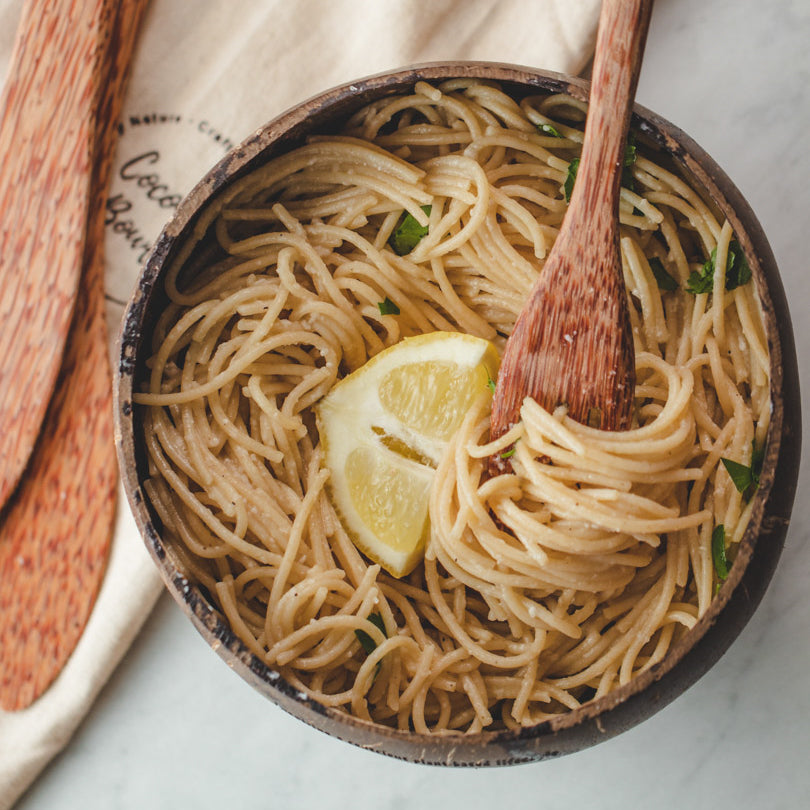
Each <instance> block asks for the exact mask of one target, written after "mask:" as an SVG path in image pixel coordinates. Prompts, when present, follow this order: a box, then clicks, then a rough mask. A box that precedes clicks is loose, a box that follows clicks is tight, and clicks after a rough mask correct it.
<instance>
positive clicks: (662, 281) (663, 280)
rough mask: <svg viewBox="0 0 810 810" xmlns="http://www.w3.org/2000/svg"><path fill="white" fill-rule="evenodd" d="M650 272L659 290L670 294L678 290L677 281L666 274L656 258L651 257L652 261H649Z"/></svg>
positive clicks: (660, 262)
mask: <svg viewBox="0 0 810 810" xmlns="http://www.w3.org/2000/svg"><path fill="white" fill-rule="evenodd" d="M650 270H652V274H653V276H654V277H655V282H656V284H658V289H659V290H663V291H664V292H672V291H673V290H677V289H678V281H677V279H676V278H675V277H674V276H671V275H670V274H669V273H668V272H667V270H666V268H665V267H664V263H663V262H662V261H661V259H659V258H658V257H657V256H653V257H652V259H650Z"/></svg>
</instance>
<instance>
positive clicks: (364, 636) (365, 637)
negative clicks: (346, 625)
mask: <svg viewBox="0 0 810 810" xmlns="http://www.w3.org/2000/svg"><path fill="white" fill-rule="evenodd" d="M368 620H369V621H370V622H371V623H372V624H373V625H374V626H375V627H378V628H379V629H380V632H381V633H382V634H383V635H384V636H385V637H386V638H388V634H387V633H386V632H385V623H384V622H383V618H382V616H380V614H379V613H372V614H370V615H369V617H368ZM354 634H355V635H356V636H357V640H358V641H359V642H360V646H361V647H362V648H363V651H364V652H365V654H366V655H371V653H373V652H374V650H376V649H377V642H376V641H374V639H373V638H372V637H371V636H370V635H369V634H368V633H367V632H366V631H365V630H355V631H354Z"/></svg>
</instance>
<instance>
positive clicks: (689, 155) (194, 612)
mask: <svg viewBox="0 0 810 810" xmlns="http://www.w3.org/2000/svg"><path fill="white" fill-rule="evenodd" d="M457 77H472V78H478V79H490V80H493V81H497V82H500V83H501V84H502V85H503V86H504V87H505V88H506V89H507V90H508V91H509V92H511V93H512V94H513V95H515V96H516V97H520V96H522V95H526V94H538V93H544V92H545V93H568V94H570V95H572V96H575V97H576V98H579V99H582V100H585V99H587V97H588V85H587V83H586V82H584V81H580V80H577V79H572V78H567V77H564V76H561V75H558V74H551V73H546V72H541V71H537V70H531V69H528V68H523V67H515V66H509V65H502V64H491V63H469V62H465V63H459V62H448V63H434V64H430V65H424V66H417V67H412V68H408V69H405V70H399V71H395V72H391V73H386V74H382V75H378V76H374V77H371V78H366V79H362V80H359V81H356V82H353V83H351V84H347V85H344V86H341V87H338V88H335V89H333V90H330V91H328V92H326V93H324V94H322V95H320V96H318V97H316V98H313V99H311V100H309V101H307V102H305V103H303V104H301V105H299V106H297V107H295V108H293V109H291V110H290V111H288V112H286V113H285V114H283V115H282V116H280V117H279V118H277V119H275V120H274V121H271V122H270V123H269V124H267V125H266V126H265V127H263V128H261V129H260V130H259V131H258V132H256V133H255V134H254V135H252V136H251V137H250V138H249V139H248V140H247V141H245V142H244V143H243V144H242V145H240V146H239V147H237V148H236V149H234V150H233V151H232V152H231V153H230V154H229V155H227V156H226V157H225V158H224V159H223V160H222V161H221V162H220V163H219V164H218V165H217V166H216V167H214V168H213V169H212V170H211V172H209V174H207V175H206V177H205V178H203V180H202V181H201V182H200V183H199V184H198V185H197V186H196V187H195V188H194V190H193V191H192V192H191V194H190V195H189V197H188V198H187V199H186V200H185V201H184V202H183V204H182V205H181V206H180V208H179V210H178V211H177V214H176V216H175V217H174V218H173V219H172V221H171V222H170V223H169V224H168V225H167V227H166V229H165V230H164V231H163V233H162V235H161V236H160V238H159V239H158V241H157V244H156V246H155V248H154V250H153V252H152V254H151V256H150V258H149V260H148V262H147V265H146V268H145V270H144V272H143V274H142V276H141V278H140V280H139V283H138V286H137V289H136V290H135V293H134V295H133V297H132V300H131V302H130V304H129V308H128V310H127V314H126V316H125V321H124V324H123V332H122V334H121V338H120V366H119V377H118V382H117V389H116V393H115V396H116V401H115V416H116V434H117V435H116V440H117V445H118V453H119V461H120V465H121V471H122V476H123V481H124V485H125V487H126V490H127V493H128V497H129V501H130V505H131V507H132V510H133V512H134V514H135V517H136V520H137V522H138V524H139V526H140V530H141V532H142V534H143V537H144V540H145V543H146V545H147V548H148V549H149V552H150V553H151V554H152V556H153V558H154V560H155V563H156V565H157V567H158V569H159V570H160V573H161V575H162V577H163V579H164V581H165V583H166V587H167V588H168V590H169V591H170V592H171V593H172V595H173V596H174V598H175V599H176V600H177V602H178V603H179V604H180V605H181V606H182V608H183V609H184V610H185V612H186V613H187V614H188V616H189V618H190V619H191V621H192V622H193V623H194V625H195V626H196V627H197V629H198V630H199V632H200V633H201V634H202V635H203V637H204V638H205V639H206V640H207V641H208V642H209V644H210V645H211V646H212V648H213V649H215V650H216V651H217V652H218V653H219V655H220V656H221V657H222V658H223V659H224V660H225V661H226V662H227V664H228V665H229V666H230V667H231V668H233V669H234V670H235V671H236V672H238V673H239V674H240V675H241V676H242V677H243V678H244V679H245V680H246V681H247V682H249V683H250V684H251V685H253V686H254V687H255V688H256V689H257V690H258V691H259V692H261V693H262V694H264V695H266V696H267V697H268V698H270V699H271V700H272V701H274V702H275V703H277V704H278V705H280V706H281V707H283V708H284V709H285V710H286V711H288V712H290V713H291V714H293V715H294V716H296V717H299V718H300V719H302V720H304V721H305V722H307V723H309V724H311V725H313V726H315V727H316V728H318V729H320V730H322V731H325V732H327V733H328V734H331V735H333V736H335V737H338V738H340V739H343V740H348V741H349V742H352V743H354V744H356V745H360V746H363V747H368V748H371V749H372V750H376V751H379V752H382V753H385V754H388V755H391V756H395V757H399V758H402V759H407V760H411V761H414V762H423V763H432V764H442V765H479V766H481V765H504V764H511V763H518V762H527V761H531V760H539V759H545V758H549V757H555V756H559V755H561V754H564V753H569V752H573V751H577V750H580V749H583V748H586V747H588V746H590V745H593V744H595V743H597V742H600V741H602V740H606V739H608V738H609V737H611V736H613V735H615V734H617V733H619V732H621V731H623V730H625V729H628V728H630V727H632V726H634V725H636V724H637V723H639V722H641V721H642V720H644V719H645V718H647V717H649V716H650V715H652V714H653V713H655V712H657V711H658V710H660V709H661V708H663V707H664V706H666V705H667V704H668V703H669V702H670V701H672V700H673V699H674V698H675V697H677V696H678V695H679V694H681V693H682V692H683V691H684V690H686V689H687V688H688V687H689V686H690V685H691V684H693V683H694V682H695V681H696V680H697V679H698V678H699V677H700V676H701V675H703V673H705V672H706V671H707V670H708V669H709V668H710V667H711V666H712V665H713V664H714V663H715V662H716V661H717V660H718V659H719V658H720V656H721V655H722V654H723V652H724V651H725V650H726V649H727V648H728V647H729V645H730V644H731V643H732V641H733V640H734V639H735V638H736V636H737V635H738V634H739V633H740V631H741V630H742V628H743V627H744V625H745V624H746V622H747V621H748V619H749V618H750V617H751V615H752V613H753V612H754V610H755V608H756V606H757V604H758V603H759V601H760V599H761V597H762V595H763V593H764V592H765V589H766V587H767V585H768V582H769V580H770V578H771V575H772V573H773V570H774V567H775V566H776V562H777V560H778V558H779V554H780V552H781V548H782V545H783V542H784V538H785V533H786V531H787V525H788V520H789V517H790V511H791V507H792V503H793V496H794V492H795V487H796V479H797V475H798V465H799V451H800V430H801V420H800V413H799V396H798V371H797V363H796V353H795V348H794V343H793V335H792V331H791V325H790V316H789V312H788V307H787V303H786V300H785V295H784V291H783V288H782V283H781V280H780V278H779V273H778V270H777V267H776V264H775V262H774V258H773V254H772V253H771V250H770V247H769V245H768V242H767V239H766V238H765V235H764V233H763V232H762V229H761V228H760V225H759V223H758V222H757V220H756V217H755V216H754V214H753V212H752V211H751V209H750V207H749V206H748V204H747V203H746V202H745V200H744V199H743V197H742V195H741V194H740V192H739V191H738V190H737V189H736V188H735V186H734V185H733V183H732V182H731V181H730V180H729V179H728V177H726V175H725V174H724V173H723V172H722V170H721V169H720V168H719V167H718V166H717V164H716V163H715V162H714V161H713V160H712V159H711V158H710V157H709V156H708V155H707V154H706V153H705V152H704V151H703V150H702V149H701V148H700V147H699V146H698V145H697V144H696V143H695V142H694V141H692V140H691V139H690V138H689V137H688V136H686V135H685V134H684V133H682V132H681V131H679V130H678V129H677V128H676V127H674V126H673V125H672V124H669V123H668V122H666V121H664V120H663V119H661V118H659V117H658V116H656V115H655V114H653V113H651V112H649V111H647V110H645V109H643V108H641V107H639V106H636V107H635V111H634V115H633V120H632V127H633V128H634V129H635V131H636V132H637V133H638V134H639V135H640V136H642V137H643V138H644V140H645V142H646V143H648V144H650V146H651V148H654V149H656V150H658V151H659V152H660V159H661V160H664V161H671V162H672V163H673V164H674V165H675V166H676V167H677V168H678V170H680V171H681V172H682V173H684V174H685V175H687V176H688V177H689V178H690V179H691V181H692V182H693V184H694V185H695V187H697V188H698V189H700V190H702V192H703V195H704V197H705V198H706V199H707V200H708V201H710V203H711V204H712V205H713V206H715V207H716V208H717V209H718V212H719V213H720V214H721V215H722V216H724V217H726V218H728V220H729V221H730V223H731V225H732V226H733V228H734V232H735V235H736V237H737V239H738V241H739V242H740V244H741V245H742V247H743V249H744V251H745V253H746V257H747V259H748V262H749V264H750V266H751V269H752V271H753V275H754V278H755V283H756V285H757V289H758V291H759V295H760V298H761V301H762V309H763V313H764V320H765V324H766V329H767V335H768V344H769V349H770V357H771V363H772V375H771V399H772V405H773V413H772V418H771V426H770V432H769V435H768V440H767V445H766V452H765V459H764V463H763V470H762V475H761V479H760V486H759V489H758V491H757V493H756V495H755V496H754V501H753V509H752V513H751V519H750V522H749V525H748V528H747V530H746V532H745V535H744V537H743V539H742V541H741V543H740V546H739V553H738V556H737V558H736V560H735V562H734V565H733V566H732V568H731V571H730V574H729V577H728V579H727V580H726V582H725V584H724V585H723V587H722V588H721V590H720V593H719V595H718V596H717V598H716V599H715V600H714V601H713V603H712V605H711V607H710V609H709V610H708V611H707V613H706V614H705V615H704V616H703V618H701V619H700V620H699V621H698V622H697V624H696V626H695V627H694V628H693V629H692V630H691V631H690V632H689V633H688V634H686V635H685V636H684V637H683V638H682V639H681V641H680V642H679V643H678V644H676V645H675V646H674V647H673V648H672V649H671V650H670V652H669V653H668V655H667V656H666V657H665V658H664V660H663V661H661V662H660V663H659V664H657V665H655V666H653V667H651V668H650V669H648V670H647V671H645V672H644V673H643V674H641V675H640V676H638V677H636V678H635V679H634V680H632V681H631V682H630V683H629V684H627V685H626V686H624V687H622V688H619V689H617V690H616V691H614V692H612V693H610V694H608V695H607V696H605V697H603V698H600V699H598V700H595V701H592V702H590V703H588V704H586V705H584V706H582V707H581V708H579V709H577V710H575V711H572V712H570V713H568V714H564V715H560V716H558V717H555V718H553V719H551V720H547V721H545V722H542V723H540V724H538V725H536V726H533V727H531V728H525V729H522V730H520V731H488V732H483V733H478V734H470V735H465V736H463V737H460V736H453V737H438V738H436V737H428V736H424V735H419V734H413V733H407V732H400V731H396V730H393V729H390V728H387V727H382V726H379V725H375V724H370V723H367V722H364V721H361V720H358V719H356V718H353V717H350V716H348V715H346V714H344V713H342V712H339V711H337V710H335V709H332V708H329V707H325V706H322V705H320V704H318V703H316V702H314V701H312V700H310V699H308V698H307V697H306V696H305V695H303V694H302V693H300V692H299V691H298V690H297V689H295V688H294V687H293V686H292V685H291V684H290V683H288V682H287V681H285V679H284V678H283V677H282V676H281V675H280V674H279V673H278V672H276V671H274V670H272V669H271V668H269V667H268V666H267V665H266V664H265V663H264V662H263V661H261V660H260V659H259V658H257V657H256V656H254V655H253V654H252V653H251V652H250V651H249V650H248V649H247V648H246V646H245V645H244V644H243V643H242V642H241V641H240V640H239V638H238V637H237V636H236V634H235V633H234V632H233V630H232V629H231V627H230V626H229V625H228V622H227V621H226V620H225V618H224V617H223V616H222V615H221V614H220V613H219V611H218V610H216V609H215V608H214V607H213V605H212V604H211V602H210V601H209V600H208V598H207V596H206V594H205V592H204V590H203V589H201V588H200V586H199V584H198V583H197V582H195V581H194V580H193V579H192V578H191V577H190V576H189V573H188V571H187V570H186V569H185V567H184V565H183V564H182V562H181V559H180V557H179V556H178V554H176V552H175V550H174V549H173V547H172V544H171V542H170V541H169V540H168V539H167V538H166V537H164V536H163V533H162V527H161V523H160V520H159V519H158V517H157V515H156V514H155V513H154V511H153V510H152V509H151V507H150V506H149V504H148V500H147V498H146V496H145V493H144V490H143V482H144V480H145V479H146V478H147V476H148V471H147V461H146V451H145V447H144V442H143V439H142V428H141V421H140V419H141V417H140V413H139V409H138V408H136V407H133V404H132V394H133V391H135V390H139V389H140V387H141V385H142V383H143V381H144V380H145V379H146V378H147V375H148V370H147V368H146V360H147V358H148V356H149V355H150V353H151V338H152V333H153V330H154V328H155V323H156V321H157V318H158V317H159V315H160V313H161V312H162V310H163V308H164V307H165V305H166V297H165V294H164V292H163V280H164V274H165V273H166V270H167V268H168V267H169V266H170V265H171V263H172V259H173V257H174V256H175V255H176V254H177V252H178V251H179V250H180V249H181V248H182V246H183V245H184V244H185V243H186V241H187V240H188V239H189V238H191V236H192V232H193V230H194V227H195V224H196V223H197V221H198V220H199V217H200V214H201V212H202V211H203V210H204V209H205V208H206V207H207V206H208V205H209V204H210V203H211V202H212V200H214V199H215V198H216V197H217V195H218V194H220V193H221V192H222V191H223V189H225V188H227V187H228V186H229V184H230V183H232V182H233V181H234V180H235V179H236V178H238V177H240V176H243V175H244V174H245V173H246V172H249V171H251V170H253V169H256V168H257V167H258V166H260V165H262V164H264V163H265V162H266V161H268V160H269V159H271V158H272V157H274V156H276V155H278V154H279V153H281V152H283V151H284V150H286V149H288V148H290V147H293V146H295V145H297V144H298V143H300V142H301V140H302V139H303V138H304V137H305V136H306V135H307V134H310V133H315V132H319V133H324V132H329V131H334V130H335V129H337V128H338V127H339V126H340V125H341V123H342V122H343V121H345V119H346V118H347V117H348V116H349V115H350V114H351V113H352V112H354V111H355V110H357V109H358V108H359V107H361V106H362V105H364V104H367V103H369V102H371V101H373V100H375V99H379V98H382V97H384V96H386V95H390V94H394V93H400V92H404V91H407V90H408V89H409V88H412V87H413V84H414V83H415V82H416V81H419V80H425V81H437V82H440V81H443V80H446V79H449V78H457ZM211 244H212V242H206V241H205V240H204V241H203V243H202V245H201V246H200V250H201V251H205V249H206V247H207V246H210V245H211ZM195 258H198V256H197V255H196V254H195V255H193V256H192V257H191V261H194V259H195Z"/></svg>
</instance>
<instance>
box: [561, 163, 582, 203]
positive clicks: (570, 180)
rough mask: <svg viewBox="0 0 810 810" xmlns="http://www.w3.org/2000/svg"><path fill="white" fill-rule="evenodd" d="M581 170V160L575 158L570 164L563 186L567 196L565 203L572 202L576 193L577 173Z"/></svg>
mask: <svg viewBox="0 0 810 810" xmlns="http://www.w3.org/2000/svg"><path fill="white" fill-rule="evenodd" d="M578 170H579V158H574V159H573V160H572V161H571V162H570V163H569V164H568V174H567V175H566V178H565V183H564V184H563V193H564V194H565V201H566V202H571V194H572V192H573V191H574V181H575V180H576V179H577V171H578Z"/></svg>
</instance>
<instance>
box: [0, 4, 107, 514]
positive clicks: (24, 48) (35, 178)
mask: <svg viewBox="0 0 810 810" xmlns="http://www.w3.org/2000/svg"><path fill="white" fill-rule="evenodd" d="M115 6H116V3H115V0H28V2H26V4H25V6H24V7H23V10H22V18H21V21H20V26H19V28H18V34H17V39H16V41H15V46H14V52H13V54H12V59H11V67H10V69H9V74H8V77H7V79H6V83H5V87H4V92H3V99H2V107H1V109H0V115H1V116H2V118H0V154H2V155H3V163H2V166H0V509H2V507H3V505H4V504H5V503H6V500H7V499H8V497H9V495H10V494H11V492H12V491H13V489H14V487H15V486H16V485H17V482H18V481H19V478H20V475H21V474H22V471H23V469H24V468H25V465H26V464H27V463H28V459H29V457H30V455H31V451H32V449H33V446H34V442H35V441H36V437H37V435H38V434H39V430H40V426H41V424H42V419H43V417H44V415H45V410H46V408H47V406H48V402H49V400H50V398H51V394H52V392H53V388H54V385H55V383H56V377H57V373H58V371H59V365H60V362H61V360H62V354H63V352H64V347H65V341H66V339H67V333H68V328H69V326H70V320H71V317H72V314H73V308H74V303H75V300H76V291H77V289H78V283H79V271H80V268H81V262H82V249H83V245H84V235H85V224H86V221H87V208H88V203H89V199H90V174H91V169H92V156H91V150H92V140H93V127H94V125H95V117H94V110H95V106H96V105H97V104H98V100H99V98H100V95H99V94H100V92H101V88H102V82H103V80H104V70H105V65H106V63H105V54H106V52H107V47H108V42H109V35H110V20H111V19H112V18H113V16H114V13H115Z"/></svg>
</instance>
